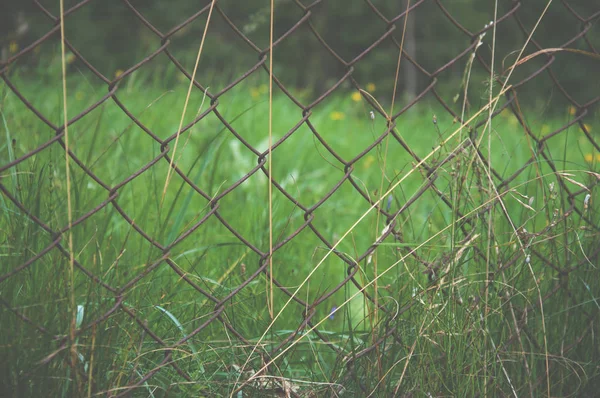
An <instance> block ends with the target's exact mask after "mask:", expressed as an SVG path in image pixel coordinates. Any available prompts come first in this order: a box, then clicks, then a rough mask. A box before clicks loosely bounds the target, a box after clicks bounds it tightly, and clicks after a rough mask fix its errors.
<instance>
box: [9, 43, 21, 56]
mask: <svg viewBox="0 0 600 398" xmlns="http://www.w3.org/2000/svg"><path fill="white" fill-rule="evenodd" d="M8 51H9V52H10V53H11V54H14V53H16V52H17V51H19V44H18V43H17V42H16V41H14V40H13V41H11V42H10V44H9V45H8Z"/></svg>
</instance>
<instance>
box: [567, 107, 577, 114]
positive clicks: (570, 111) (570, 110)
mask: <svg viewBox="0 0 600 398" xmlns="http://www.w3.org/2000/svg"><path fill="white" fill-rule="evenodd" d="M568 110H569V115H571V116H575V114H576V113H577V108H575V107H574V106H573V105H571V106H570V107H569V108H568Z"/></svg>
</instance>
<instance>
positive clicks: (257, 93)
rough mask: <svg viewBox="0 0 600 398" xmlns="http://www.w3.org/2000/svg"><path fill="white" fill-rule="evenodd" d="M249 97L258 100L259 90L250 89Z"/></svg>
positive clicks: (255, 88)
mask: <svg viewBox="0 0 600 398" xmlns="http://www.w3.org/2000/svg"><path fill="white" fill-rule="evenodd" d="M250 95H251V96H252V98H258V96H260V89H259V88H257V87H250Z"/></svg>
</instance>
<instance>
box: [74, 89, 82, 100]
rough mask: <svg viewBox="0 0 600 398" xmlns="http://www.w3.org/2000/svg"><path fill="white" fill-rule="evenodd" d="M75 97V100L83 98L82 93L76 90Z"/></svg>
mask: <svg viewBox="0 0 600 398" xmlns="http://www.w3.org/2000/svg"><path fill="white" fill-rule="evenodd" d="M75 99H76V100H77V101H81V100H82V99H83V93H82V92H81V91H77V92H76V93H75Z"/></svg>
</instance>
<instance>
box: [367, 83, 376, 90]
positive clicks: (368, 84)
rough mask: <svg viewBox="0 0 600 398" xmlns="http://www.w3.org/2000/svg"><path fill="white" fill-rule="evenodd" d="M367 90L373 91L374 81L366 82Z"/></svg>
mask: <svg viewBox="0 0 600 398" xmlns="http://www.w3.org/2000/svg"><path fill="white" fill-rule="evenodd" d="M367 91H369V92H373V91H375V83H367Z"/></svg>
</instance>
